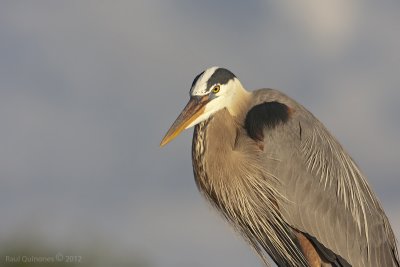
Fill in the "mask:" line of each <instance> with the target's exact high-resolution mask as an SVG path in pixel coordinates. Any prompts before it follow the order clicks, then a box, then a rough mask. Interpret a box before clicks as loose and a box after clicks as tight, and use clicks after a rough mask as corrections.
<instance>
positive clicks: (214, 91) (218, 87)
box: [212, 84, 221, 94]
mask: <svg viewBox="0 0 400 267" xmlns="http://www.w3.org/2000/svg"><path fill="white" fill-rule="evenodd" d="M219 89H221V88H220V86H219V84H217V85H216V86H214V88H213V89H212V92H213V93H214V94H216V93H218V92H219Z"/></svg>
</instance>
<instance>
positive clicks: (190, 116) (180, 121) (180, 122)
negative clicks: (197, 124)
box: [160, 96, 209, 147]
mask: <svg viewBox="0 0 400 267" xmlns="http://www.w3.org/2000/svg"><path fill="white" fill-rule="evenodd" d="M208 101H209V98H208V96H203V97H201V98H191V99H190V100H189V102H188V103H187V105H186V107H185V108H184V109H183V110H182V112H181V114H179V116H178V118H177V119H176V120H175V122H174V123H173V124H172V126H171V128H169V130H168V132H167V133H166V134H165V136H164V138H163V140H162V141H161V143H160V146H161V147H162V146H165V145H166V144H168V143H169V142H170V141H172V139H174V138H175V137H177V136H178V135H179V134H180V133H181V132H182V131H183V130H185V129H186V128H187V127H188V126H189V125H190V124H191V123H192V122H193V121H194V120H195V119H197V118H198V117H199V116H200V115H201V114H203V113H204V109H205V105H206V104H207V103H208Z"/></svg>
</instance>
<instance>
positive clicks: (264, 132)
mask: <svg viewBox="0 0 400 267" xmlns="http://www.w3.org/2000/svg"><path fill="white" fill-rule="evenodd" d="M244 127H245V129H246V132H247V134H248V135H249V136H250V137H251V138H252V139H254V140H255V141H257V142H260V141H263V142H264V147H265V149H264V156H263V157H264V158H263V160H264V164H265V167H266V169H268V166H273V165H274V164H276V161H278V162H279V164H278V167H274V168H273V169H268V170H270V171H271V173H272V174H273V175H274V176H275V177H277V178H278V180H279V181H280V182H281V184H282V185H281V189H280V191H281V193H282V194H283V195H284V196H285V197H286V198H287V200H288V201H287V202H284V203H283V202H281V203H278V206H280V208H281V209H280V210H281V212H282V216H283V217H284V218H285V220H286V222H287V223H288V225H290V226H291V227H293V228H294V229H295V230H296V231H301V232H303V233H304V234H306V235H307V237H308V238H309V239H310V241H311V242H312V243H313V244H314V246H315V248H316V249H317V251H318V252H319V253H320V255H322V256H323V257H325V258H326V259H327V260H329V262H330V263H331V265H332V266H338V267H348V266H354V267H358V266H363V267H375V266H385V267H392V266H393V267H395V266H399V264H398V256H397V248H396V241H395V237H394V234H393V231H392V229H391V227H390V225H389V222H388V219H387V217H386V215H385V213H384V212H383V210H382V208H381V206H380V204H379V201H378V200H377V199H376V197H375V195H374V194H373V193H372V191H371V190H370V188H369V186H368V184H367V182H366V180H365V178H364V177H363V175H362V174H361V172H360V171H359V169H358V168H357V166H356V164H355V163H354V162H353V160H352V159H351V158H350V156H348V154H347V153H346V152H344V151H343V149H342V147H341V146H340V144H339V143H338V142H337V141H336V140H335V138H334V137H333V136H331V135H330V134H329V132H328V131H327V130H326V128H325V127H324V126H323V125H322V124H321V123H320V122H319V121H318V120H317V119H316V118H315V117H314V116H313V115H312V114H311V113H310V112H309V111H307V110H306V109H305V108H304V107H302V106H301V105H299V104H298V103H297V102H295V101H294V100H292V99H290V98H289V97H287V96H286V95H284V94H282V93H280V92H278V91H275V90H272V89H261V90H258V91H256V92H255V93H254V102H253V107H252V108H251V109H250V110H249V112H248V114H247V116H246V119H245V124H244ZM299 135H301V136H300V138H299Z"/></svg>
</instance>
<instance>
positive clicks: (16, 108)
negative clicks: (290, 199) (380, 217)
mask: <svg viewBox="0 0 400 267" xmlns="http://www.w3.org/2000/svg"><path fill="white" fill-rule="evenodd" d="M399 12H400V4H399V3H398V2H397V1H380V2H379V3H377V2H376V1H375V2H374V1H351V2H350V1H345V0H338V1H337V0H336V1H333V0H332V1H323V2H322V1H317V0H302V1H298V2H296V3H292V2H290V3H289V1H286V2H285V1H279V2H278V1H275V2H272V1H250V2H249V1H248V2H246V3H245V2H243V1H202V2H199V1H197V2H195V1H193V2H190V1H182V0H179V1H178V0H177V1H161V0H159V1H112V2H111V1H62V2H61V1H58V2H54V1H34V2H33V1H32V2H24V3H23V2H18V1H3V2H2V3H1V4H0V35H1V36H2V41H1V42H0V58H1V60H0V124H1V125H2V127H1V134H0V147H1V148H2V149H1V153H0V177H1V178H0V179H1V186H0V192H1V193H0V203H1V204H0V212H1V214H2V223H1V225H0V236H1V239H0V241H4V240H7V239H10V238H11V239H12V238H14V237H15V236H18V234H19V233H25V232H34V233H35V234H36V235H38V236H39V237H40V238H41V239H43V240H45V241H46V242H49V243H50V244H54V245H55V246H60V247H63V246H67V245H71V244H72V245H74V244H85V243H90V242H91V241H92V240H93V239H95V240H97V239H100V240H105V241H106V242H108V243H110V244H112V246H113V248H115V250H116V251H117V252H121V251H122V252H124V253H127V254H132V253H133V254H141V255H144V257H148V258H149V259H150V261H151V262H152V264H153V265H154V266H163V267H169V266H171V267H172V266H174V267H177V266H231V267H234V266H261V262H260V261H259V260H258V258H257V257H256V256H255V255H254V253H253V252H252V251H251V250H250V249H249V248H247V245H246V244H245V243H244V242H243V241H242V240H241V239H240V237H238V236H236V235H235V234H234V233H233V230H231V229H230V228H229V227H228V226H227V224H226V223H225V222H224V221H223V220H222V219H221V218H219V217H218V215H217V214H216V213H215V212H213V211H212V210H211V208H210V207H209V206H208V205H207V204H206V203H205V201H203V199H202V198H201V196H200V195H199V194H198V192H197V189H196V186H195V184H194V181H193V174H192V170H191V159H190V148H191V134H192V130H189V131H186V132H185V133H183V134H181V136H179V137H178V138H177V139H176V140H174V141H173V142H172V143H170V144H169V145H168V146H166V147H165V148H163V149H160V148H159V147H158V144H159V142H160V140H161V138H162V137H163V135H164V133H165V132H166V130H167V129H168V127H169V126H170V124H171V123H172V122H173V120H174V119H175V118H176V116H177V115H178V113H179V112H180V110H181V109H182V107H183V106H184V105H185V103H186V101H187V100H188V96H189V94H188V93H189V86H190V84H191V82H192V80H193V78H194V77H195V75H197V74H198V73H200V72H201V71H202V70H203V69H205V68H207V67H210V66H213V65H219V66H223V67H226V68H228V69H230V70H231V71H232V72H234V73H235V74H236V75H237V76H238V77H239V79H240V80H241V82H242V83H243V85H244V86H245V87H246V88H248V89H249V90H253V89H257V88H261V87H270V88H275V89H280V90H282V91H284V92H285V93H286V94H288V95H290V96H292V97H293V98H295V99H296V100H297V101H298V102H300V103H302V104H303V105H304V106H306V107H307V108H308V109H310V110H311V111H312V112H313V113H314V114H315V115H316V116H317V117H318V118H319V119H320V120H321V121H322V122H323V123H324V124H325V125H326V126H327V127H328V128H329V129H330V130H331V132H332V133H333V134H334V135H335V136H336V137H337V138H338V139H339V140H340V142H341V143H342V144H343V145H344V147H345V148H346V150H347V151H348V152H349V153H350V154H351V155H352V157H353V158H354V159H355V161H356V162H357V163H358V164H359V165H360V167H361V169H362V170H363V172H364V173H365V174H366V176H367V177H368V179H369V181H370V183H371V185H372V187H373V189H374V191H375V192H376V193H377V195H378V196H379V198H380V200H381V202H382V204H383V206H384V208H385V210H386V212H387V214H388V216H389V217H390V219H391V222H392V225H393V227H394V229H395V231H396V233H397V236H399V235H400V212H399V211H400V208H399V203H400V194H398V190H399V188H400V171H399V168H398V166H399V165H400V157H399V155H400V154H399V151H400V142H399V140H398V138H399V136H400V120H399V115H400V106H399V104H398V102H399V100H400V90H399V86H400V75H399V70H400V53H399V47H400V34H399V31H400V26H399V25H400V17H399V16H398V14H399Z"/></svg>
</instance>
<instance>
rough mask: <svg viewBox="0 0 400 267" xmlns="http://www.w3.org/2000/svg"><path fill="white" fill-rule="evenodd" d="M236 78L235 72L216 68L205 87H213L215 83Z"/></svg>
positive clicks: (225, 82)
mask: <svg viewBox="0 0 400 267" xmlns="http://www.w3.org/2000/svg"><path fill="white" fill-rule="evenodd" d="M234 78H236V76H235V74H233V73H232V72H230V71H229V70H227V69H224V68H218V69H217V70H215V72H214V73H213V75H211V77H210V79H208V81H207V88H213V86H215V85H216V84H227V83H228V82H229V81H230V80H233V79H234Z"/></svg>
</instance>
